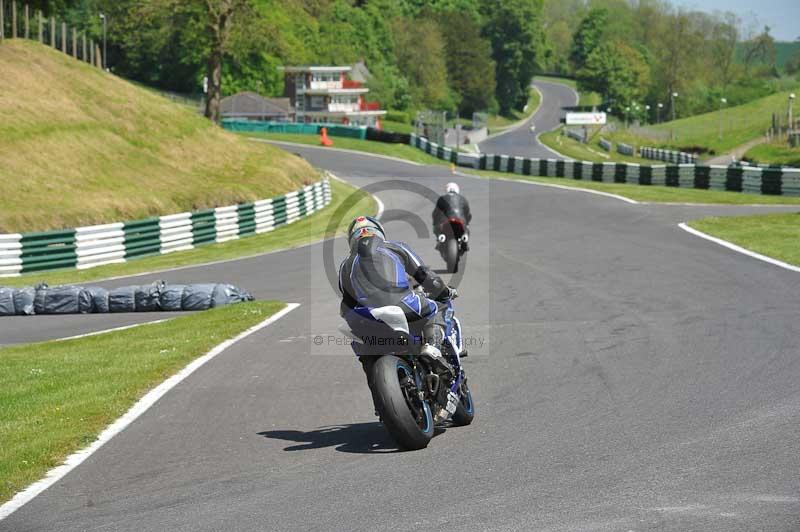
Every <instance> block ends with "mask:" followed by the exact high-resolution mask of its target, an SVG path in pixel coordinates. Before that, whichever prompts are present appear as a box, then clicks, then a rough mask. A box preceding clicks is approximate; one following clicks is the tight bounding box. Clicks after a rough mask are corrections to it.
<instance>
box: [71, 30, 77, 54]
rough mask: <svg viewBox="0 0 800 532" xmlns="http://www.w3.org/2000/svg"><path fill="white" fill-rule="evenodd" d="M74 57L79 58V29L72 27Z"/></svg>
mask: <svg viewBox="0 0 800 532" xmlns="http://www.w3.org/2000/svg"><path fill="white" fill-rule="evenodd" d="M72 57H74V58H75V59H77V58H78V31H77V30H76V29H75V28H72Z"/></svg>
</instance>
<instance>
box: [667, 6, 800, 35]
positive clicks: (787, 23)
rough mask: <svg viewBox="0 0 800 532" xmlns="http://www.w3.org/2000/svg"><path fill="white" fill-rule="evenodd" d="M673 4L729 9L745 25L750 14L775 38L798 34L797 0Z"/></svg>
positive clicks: (799, 15)
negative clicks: (766, 27)
mask: <svg viewBox="0 0 800 532" xmlns="http://www.w3.org/2000/svg"><path fill="white" fill-rule="evenodd" d="M672 3H673V4H674V5H676V6H682V7H688V8H691V9H697V10H699V11H708V12H709V13H712V12H714V11H732V12H733V13H736V14H737V15H738V16H739V17H740V18H741V19H742V20H743V21H744V22H745V24H744V26H745V27H747V26H748V23H747V22H748V21H749V20H750V19H751V18H752V16H753V14H755V16H756V17H757V19H758V22H759V27H763V26H765V25H766V26H769V27H770V29H771V31H770V33H771V34H772V36H773V37H774V38H775V40H777V41H794V40H795V39H797V38H798V37H800V0H672Z"/></svg>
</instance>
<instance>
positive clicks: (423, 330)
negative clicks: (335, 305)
mask: <svg viewBox="0 0 800 532" xmlns="http://www.w3.org/2000/svg"><path fill="white" fill-rule="evenodd" d="M348 242H349V244H350V256H349V257H347V258H346V259H345V260H344V261H343V262H342V264H341V266H339V290H340V291H341V293H342V303H341V307H340V313H341V315H342V317H343V318H344V319H345V320H346V321H347V322H348V324H349V325H350V326H351V328H352V329H353V331H356V334H358V331H359V329H361V327H360V326H359V325H360V324H363V322H364V320H365V319H368V318H367V316H368V315H369V312H370V310H371V309H376V308H379V307H385V306H389V305H395V306H398V307H400V308H401V309H403V312H404V313H405V316H406V320H407V321H408V324H409V327H410V329H411V330H412V331H414V332H417V333H418V334H421V336H422V341H423V344H424V345H423V346H422V350H421V352H420V354H421V355H422V356H424V357H427V358H428V359H429V360H430V361H431V362H432V363H433V364H434V367H435V368H437V370H446V371H451V372H452V367H451V366H450V364H449V363H447V361H445V360H444V357H443V356H442V352H441V346H442V342H443V341H444V331H445V321H444V309H445V308H446V307H445V306H444V305H442V304H440V303H444V302H446V301H448V300H449V299H452V298H453V297H455V296H456V290H455V289H454V288H450V287H448V286H447V285H446V284H445V283H444V281H442V279H441V278H440V277H439V276H438V275H436V274H435V273H434V272H433V271H432V270H431V269H430V268H429V267H428V266H426V265H425V264H423V262H422V260H421V259H420V258H419V256H418V255H417V254H416V253H414V251H412V250H411V248H410V247H408V246H407V245H406V244H404V243H402V242H392V241H387V240H386V232H385V230H384V228H383V225H381V223H380V222H379V221H378V220H376V219H375V218H372V217H370V216H359V217H357V218H355V219H354V220H353V221H352V222H351V223H350V228H349V229H348ZM409 277H410V278H412V279H413V280H414V281H416V282H417V283H419V284H420V285H421V286H422V288H424V289H425V293H426V294H428V295H430V297H432V298H433V299H428V298H427V297H425V296H424V295H420V294H418V293H415V292H414V291H413V290H412V289H411V285H410V284H409ZM362 363H366V361H363V360H362Z"/></svg>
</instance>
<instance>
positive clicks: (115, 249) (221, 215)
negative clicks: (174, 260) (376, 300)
mask: <svg viewBox="0 0 800 532" xmlns="http://www.w3.org/2000/svg"><path fill="white" fill-rule="evenodd" d="M331 199H332V195H331V188H330V183H329V181H328V179H327V178H326V179H323V180H322V181H319V182H317V183H315V184H313V185H308V186H305V187H303V188H302V189H300V190H297V191H294V192H290V193H288V194H286V195H283V196H278V197H275V198H271V199H266V200H261V201H256V202H253V203H242V204H239V205H231V206H228V207H217V208H215V209H205V210H202V211H197V212H182V213H179V214H170V215H167V216H154V217H152V218H146V219H144V220H136V221H133V222H118V223H110V224H103V225H92V226H87V227H77V228H75V229H65V230H60V231H47V232H41V233H23V234H5V235H0V277H9V276H17V275H20V274H23V273H28V272H37V271H45V270H55V269H61V268H78V269H85V268H93V267H95V266H101V265H105V264H115V263H122V262H127V261H128V260H129V259H132V258H136V257H142V256H146V255H159V254H165V253H172V252H175V251H183V250H187V249H193V248H195V247H197V246H201V245H203V244H212V243H215V242H226V241H228V240H235V239H238V238H242V237H245V236H248V235H253V234H258V233H266V232H269V231H272V230H273V229H275V228H276V227H279V226H281V225H285V224H290V223H293V222H295V221H297V220H299V219H301V218H303V217H305V216H308V215H309V214H311V213H313V212H315V211H317V210H319V209H321V208H323V207H324V206H326V205H327V204H329V203H330V202H331Z"/></svg>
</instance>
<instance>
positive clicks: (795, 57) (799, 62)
mask: <svg viewBox="0 0 800 532" xmlns="http://www.w3.org/2000/svg"><path fill="white" fill-rule="evenodd" d="M785 69H786V73H787V74H789V75H792V76H793V75H795V74H800V50H796V51H795V52H794V53H793V54H792V55H791V57H789V60H788V61H786V67H785Z"/></svg>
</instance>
